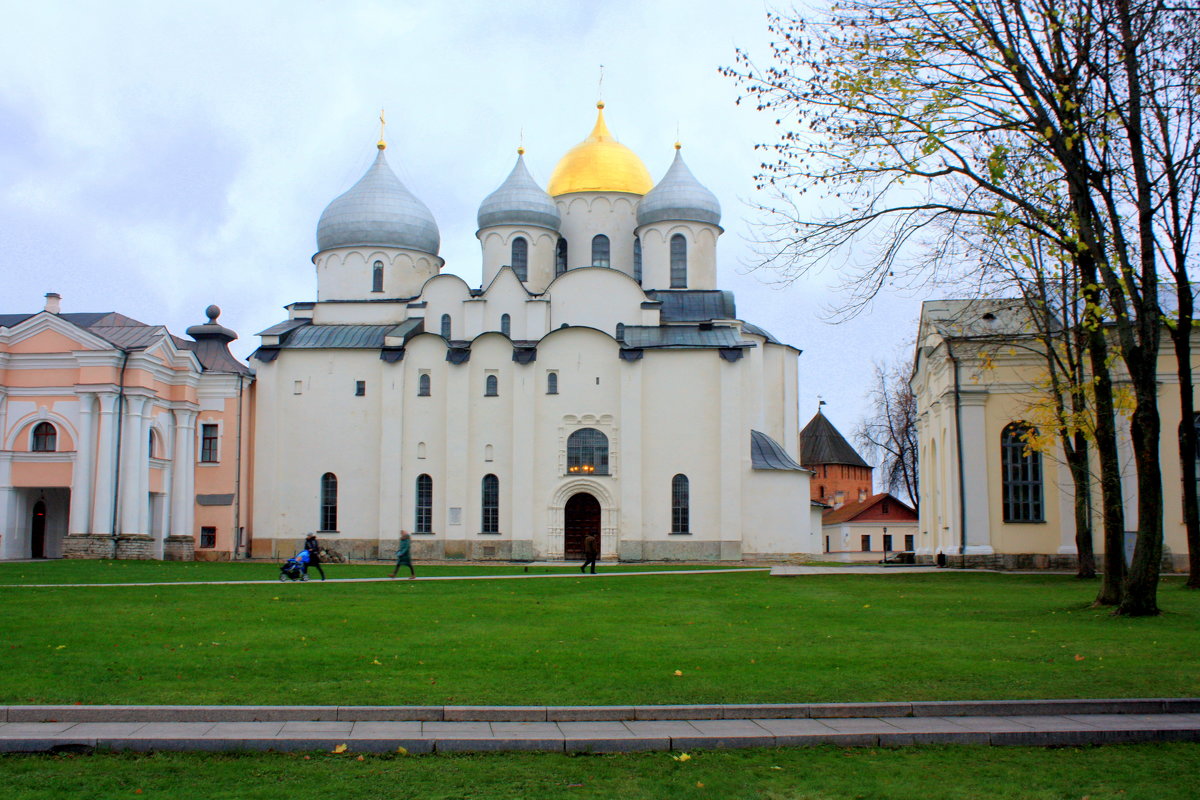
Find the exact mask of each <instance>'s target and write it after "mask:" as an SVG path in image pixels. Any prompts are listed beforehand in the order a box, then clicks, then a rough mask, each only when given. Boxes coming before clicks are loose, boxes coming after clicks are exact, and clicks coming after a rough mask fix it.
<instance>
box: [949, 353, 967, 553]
mask: <svg viewBox="0 0 1200 800" xmlns="http://www.w3.org/2000/svg"><path fill="white" fill-rule="evenodd" d="M946 355H947V356H948V357H949V358H950V363H951V364H953V365H954V449H955V450H956V451H957V453H958V554H959V555H966V553H967V489H966V486H967V483H966V477H965V476H964V474H963V446H962V395H961V391H960V390H961V385H960V384H959V376H958V359H957V358H955V356H954V348H953V347H951V346H950V340H949V339H947V340H946Z"/></svg>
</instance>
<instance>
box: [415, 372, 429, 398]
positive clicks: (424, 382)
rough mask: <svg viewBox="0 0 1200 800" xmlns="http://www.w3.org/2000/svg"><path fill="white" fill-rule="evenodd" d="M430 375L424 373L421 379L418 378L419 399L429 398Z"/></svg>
mask: <svg viewBox="0 0 1200 800" xmlns="http://www.w3.org/2000/svg"><path fill="white" fill-rule="evenodd" d="M429 383H430V381H429V373H428V372H422V373H421V377H419V378H417V397H429V394H430V392H429Z"/></svg>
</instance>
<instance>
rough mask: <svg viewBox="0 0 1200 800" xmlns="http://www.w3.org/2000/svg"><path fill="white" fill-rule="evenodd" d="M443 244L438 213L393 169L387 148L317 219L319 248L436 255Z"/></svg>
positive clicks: (381, 149) (380, 152)
mask: <svg viewBox="0 0 1200 800" xmlns="http://www.w3.org/2000/svg"><path fill="white" fill-rule="evenodd" d="M380 144H381V145H382V144H383V143H382V142H380ZM440 244H441V235H440V234H439V233H438V226H437V222H435V221H434V219H433V214H431V213H429V209H428V208H427V207H426V206H425V204H424V203H422V202H421V201H420V200H418V199H417V197H416V195H414V194H413V193H412V192H410V191H409V190H408V188H407V187H406V186H405V185H404V184H403V183H401V182H400V179H399V178H397V177H396V173H394V172H392V169H391V167H389V166H388V163H387V159H386V158H384V156H383V147H380V148H379V155H377V156H375V163H373V164H372V165H371V168H370V169H368V170H367V173H366V174H365V175H363V176H362V178H360V179H359V181H358V183H356V184H354V185H353V186H351V187H350V190H349V191H348V192H346V193H345V194H343V195H341V196H340V197H337V198H335V199H334V201H333V202H332V203H330V204H329V205H328V206H326V207H325V211H324V212H322V213H321V221H320V222H318V223H317V249H318V250H329V249H331V248H334V247H368V246H376V247H402V248H404V249H406V250H417V251H419V252H422V253H429V254H430V255H435V256H436V255H437V253H438V247H439V245H440Z"/></svg>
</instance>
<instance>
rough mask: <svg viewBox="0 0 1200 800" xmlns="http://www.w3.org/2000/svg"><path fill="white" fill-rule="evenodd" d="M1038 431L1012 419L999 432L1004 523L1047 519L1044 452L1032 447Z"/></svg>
mask: <svg viewBox="0 0 1200 800" xmlns="http://www.w3.org/2000/svg"><path fill="white" fill-rule="evenodd" d="M1036 434H1037V430H1036V429H1035V428H1033V427H1031V426H1029V425H1026V424H1025V423H1023V422H1012V423H1009V424H1008V425H1006V426H1005V427H1004V430H1003V431H1001V432H1000V458H1001V483H1002V487H1003V493H1002V494H1003V501H1002V502H1003V507H1004V521H1005V522H1044V521H1045V512H1044V511H1043V503H1042V454H1041V453H1039V452H1038V451H1036V450H1034V449H1033V448H1032V447H1031V446H1030V439H1031V438H1032V437H1033V436H1034V435H1036Z"/></svg>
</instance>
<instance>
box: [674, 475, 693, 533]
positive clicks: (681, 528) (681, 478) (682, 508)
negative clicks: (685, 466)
mask: <svg viewBox="0 0 1200 800" xmlns="http://www.w3.org/2000/svg"><path fill="white" fill-rule="evenodd" d="M690 510H691V498H690V488H689V484H688V478H687V475H682V474H681V475H676V476H675V477H674V478H671V533H688V531H689V528H688V524H689V522H690V520H689V519H688V517H689V516H690V515H689V512H690Z"/></svg>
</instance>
